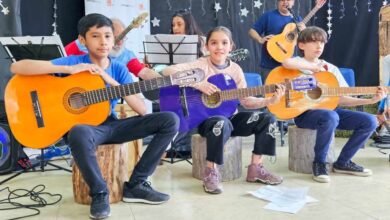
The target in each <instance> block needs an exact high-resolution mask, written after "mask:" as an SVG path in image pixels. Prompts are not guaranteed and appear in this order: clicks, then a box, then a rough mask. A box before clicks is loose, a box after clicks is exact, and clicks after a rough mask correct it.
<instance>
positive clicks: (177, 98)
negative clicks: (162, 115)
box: [160, 74, 316, 132]
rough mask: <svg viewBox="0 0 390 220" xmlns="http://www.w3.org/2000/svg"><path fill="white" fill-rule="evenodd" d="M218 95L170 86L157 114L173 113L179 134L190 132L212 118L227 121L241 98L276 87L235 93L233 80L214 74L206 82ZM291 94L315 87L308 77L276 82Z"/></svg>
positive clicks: (161, 91) (270, 90) (270, 91)
mask: <svg viewBox="0 0 390 220" xmlns="http://www.w3.org/2000/svg"><path fill="white" fill-rule="evenodd" d="M208 81H209V82H210V83H212V84H214V85H216V86H217V87H218V88H219V89H221V91H220V92H216V93H214V94H212V95H210V96H208V95H206V94H204V93H202V92H201V91H199V90H197V89H194V88H192V87H186V88H182V89H181V88H179V87H178V86H170V87H165V88H161V89H160V110H161V111H171V112H175V113H176V114H177V115H178V116H179V118H180V128H179V131H181V132H185V131H190V130H192V129H193V128H196V127H198V126H199V124H200V123H202V122H203V121H204V120H206V119H207V118H209V117H211V116H215V115H221V116H225V117H230V116H231V115H233V114H234V112H235V111H236V110H237V106H238V104H239V101H238V100H239V99H240V98H245V97H248V96H258V95H265V94H268V93H274V92H275V89H276V85H274V84H272V85H266V86H257V87H251V88H241V89H237V87H236V83H235V82H234V80H233V79H232V78H231V77H230V76H229V75H225V74H217V75H213V76H211V77H209V78H208ZM279 83H280V84H284V85H285V86H286V88H288V89H292V90H299V91H300V90H307V89H312V88H314V87H315V86H316V83H315V79H314V78H313V77H311V76H307V77H300V78H294V79H293V78H292V79H291V80H288V81H284V82H279Z"/></svg>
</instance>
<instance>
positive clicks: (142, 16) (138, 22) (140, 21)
mask: <svg viewBox="0 0 390 220" xmlns="http://www.w3.org/2000/svg"><path fill="white" fill-rule="evenodd" d="M148 15H149V13H148V12H143V13H141V14H140V15H138V16H137V17H136V18H134V19H133V21H132V22H131V23H130V24H129V26H127V27H126V29H125V30H124V31H123V32H122V33H120V34H119V35H118V36H117V37H116V38H115V44H118V42H119V41H121V40H122V39H123V38H124V37H125V36H126V34H127V33H129V31H130V30H132V29H134V28H138V27H139V26H141V25H142V24H143V23H144V21H145V20H146V18H147V17H148Z"/></svg>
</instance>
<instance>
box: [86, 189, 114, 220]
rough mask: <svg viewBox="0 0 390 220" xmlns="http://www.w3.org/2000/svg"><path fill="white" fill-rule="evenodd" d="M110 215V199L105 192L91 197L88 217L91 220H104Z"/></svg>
mask: <svg viewBox="0 0 390 220" xmlns="http://www.w3.org/2000/svg"><path fill="white" fill-rule="evenodd" d="M110 215H111V211H110V199H109V194H108V193H107V192H100V193H98V194H96V195H92V202H91V207H90V214H89V217H90V218H91V219H105V218H108V217H109V216H110Z"/></svg>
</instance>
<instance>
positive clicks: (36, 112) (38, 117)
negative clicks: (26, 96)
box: [30, 91, 45, 128]
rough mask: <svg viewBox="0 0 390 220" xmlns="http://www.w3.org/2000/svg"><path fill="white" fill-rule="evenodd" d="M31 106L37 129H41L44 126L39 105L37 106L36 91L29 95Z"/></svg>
mask: <svg viewBox="0 0 390 220" xmlns="http://www.w3.org/2000/svg"><path fill="white" fill-rule="evenodd" d="M30 96H31V100H32V106H33V110H34V115H35V120H36V121H37V125H38V128H42V127H44V126H45V123H44V122H43V117H42V111H41V105H40V104H39V99H38V93H37V91H32V92H31V93H30Z"/></svg>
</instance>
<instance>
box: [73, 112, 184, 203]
mask: <svg viewBox="0 0 390 220" xmlns="http://www.w3.org/2000/svg"><path fill="white" fill-rule="evenodd" d="M178 129H179V118H178V117H177V116H176V114H174V113H172V112H159V113H154V114H149V115H145V116H135V117H131V118H126V119H121V120H118V119H115V118H113V117H109V118H107V120H106V121H105V122H103V123H102V124H101V125H99V126H90V125H76V126H74V127H73V128H72V129H71V130H70V131H69V133H68V136H67V141H68V143H69V147H70V148H71V150H72V155H73V158H74V160H75V163H76V164H77V165H78V167H79V169H80V172H81V174H82V175H83V178H84V180H85V182H86V183H87V184H88V186H89V188H90V195H91V196H92V195H94V194H96V193H99V192H107V191H108V190H107V184H106V182H105V181H104V179H103V176H102V173H101V171H100V168H99V166H98V162H97V160H96V147H97V146H98V145H100V144H107V143H111V144H116V143H124V142H128V141H132V140H136V139H140V138H144V137H146V136H149V135H151V134H154V138H153V139H152V141H151V142H150V143H149V145H148V147H147V148H146V150H145V152H144V153H143V154H142V157H141V159H140V161H139V162H138V163H137V165H136V166H135V168H134V171H133V173H132V175H131V177H130V180H129V181H130V182H133V181H144V180H146V179H147V178H148V176H150V175H151V174H152V173H153V172H154V170H155V169H156V166H157V165H158V163H159V161H160V158H161V156H162V154H163V153H164V151H165V149H166V148H167V146H168V144H169V143H170V142H171V141H172V139H173V137H174V136H175V135H176V133H177V130H178Z"/></svg>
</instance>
